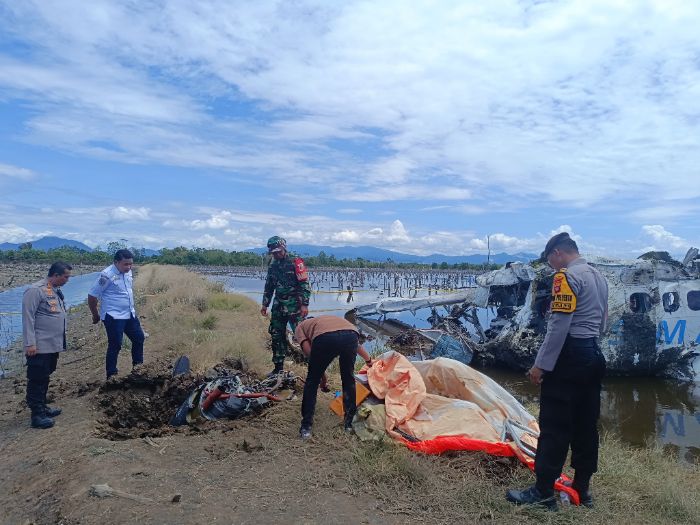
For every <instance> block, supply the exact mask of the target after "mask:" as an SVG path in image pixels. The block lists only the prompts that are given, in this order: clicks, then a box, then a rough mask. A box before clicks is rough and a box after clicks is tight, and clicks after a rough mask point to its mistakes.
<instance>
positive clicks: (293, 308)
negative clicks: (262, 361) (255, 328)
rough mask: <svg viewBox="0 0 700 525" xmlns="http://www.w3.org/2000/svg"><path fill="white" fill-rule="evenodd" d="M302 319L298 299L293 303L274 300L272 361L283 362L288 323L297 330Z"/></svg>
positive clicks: (270, 329) (271, 316) (271, 324)
mask: <svg viewBox="0 0 700 525" xmlns="http://www.w3.org/2000/svg"><path fill="white" fill-rule="evenodd" d="M300 321H301V313H300V312H299V309H298V306H297V303H296V300H295V301H294V302H293V303H292V304H288V303H286V302H283V301H274V302H273V303H272V311H271V312H270V328H269V329H268V332H269V333H270V336H271V339H272V362H273V363H274V364H282V363H283V362H284V358H285V357H286V355H287V323H289V325H290V326H291V328H292V331H294V330H296V327H297V325H298V324H299V322H300Z"/></svg>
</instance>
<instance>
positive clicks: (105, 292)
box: [88, 250, 145, 379]
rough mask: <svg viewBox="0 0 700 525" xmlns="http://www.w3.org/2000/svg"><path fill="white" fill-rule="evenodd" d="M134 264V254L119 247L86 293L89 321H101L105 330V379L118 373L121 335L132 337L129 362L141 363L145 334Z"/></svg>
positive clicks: (95, 322) (122, 337)
mask: <svg viewBox="0 0 700 525" xmlns="http://www.w3.org/2000/svg"><path fill="white" fill-rule="evenodd" d="M133 265H134V256H133V254H132V253H131V252H130V251H129V250H118V251H117V252H116V253H115V254H114V264H112V265H111V266H108V267H107V268H105V269H104V270H102V272H101V273H100V276H99V278H98V279H97V281H96V282H95V284H94V285H93V287H92V288H91V289H90V292H89V293H88V306H89V307H90V311H91V312H92V324H97V323H99V322H100V320H102V322H103V323H104V325H105V330H106V332H107V358H106V369H107V379H109V378H110V377H111V376H113V375H116V374H117V372H118V370H117V358H118V357H119V351H120V350H121V348H122V340H123V339H124V334H126V336H127V337H128V338H129V339H130V340H131V363H132V365H133V366H136V365H139V364H141V363H143V342H144V339H145V336H144V333H143V330H142V329H141V323H140V322H139V318H138V317H137V315H136V308H135V305H134V292H133V290H132V284H133V275H132V273H131V268H132V267H133ZM98 301H99V307H100V308H99V311H98V309H97V305H98Z"/></svg>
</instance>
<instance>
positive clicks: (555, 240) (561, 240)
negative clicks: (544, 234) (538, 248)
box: [542, 232, 578, 261]
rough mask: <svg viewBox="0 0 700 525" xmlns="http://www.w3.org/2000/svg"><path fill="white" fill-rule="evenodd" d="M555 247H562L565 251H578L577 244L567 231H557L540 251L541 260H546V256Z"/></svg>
mask: <svg viewBox="0 0 700 525" xmlns="http://www.w3.org/2000/svg"><path fill="white" fill-rule="evenodd" d="M557 248H564V249H566V250H567V251H572V250H573V251H576V252H578V246H577V245H576V241H574V240H573V239H572V238H571V236H570V235H569V234H568V233H567V232H561V233H557V234H556V235H555V236H554V237H552V238H551V239H549V240H548V241H547V245H546V246H545V247H544V251H543V252H542V260H544V261H546V260H547V257H549V256H550V254H551V253H552V252H553V251H554V250H555V249H557Z"/></svg>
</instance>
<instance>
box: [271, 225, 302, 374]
mask: <svg viewBox="0 0 700 525" xmlns="http://www.w3.org/2000/svg"><path fill="white" fill-rule="evenodd" d="M267 249H268V251H269V252H270V253H271V254H272V257H273V260H272V262H271V263H270V265H269V266H268V268H267V280H266V281H265V292H264V293H263V300H262V308H261V309H260V313H261V314H262V315H265V316H266V315H267V307H268V306H270V302H271V301H272V294H273V293H274V295H275V300H274V302H273V303H272V315H271V316H270V329H269V332H270V335H271V336H272V362H273V363H274V365H275V369H274V370H273V371H272V373H271V375H272V374H278V373H280V372H281V371H282V370H283V368H284V358H285V356H286V355H287V323H289V324H290V325H291V327H292V330H295V329H296V326H297V324H299V322H300V321H301V320H303V319H304V318H305V317H306V316H307V314H308V313H309V298H310V297H311V286H310V285H309V277H308V274H307V272H306V268H305V266H304V261H303V260H302V259H301V258H300V257H296V258H294V259H292V258H291V257H289V254H288V253H287V241H285V240H284V239H283V238H281V237H277V236H275V237H270V239H269V240H268V241H267Z"/></svg>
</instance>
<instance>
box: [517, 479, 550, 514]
mask: <svg viewBox="0 0 700 525" xmlns="http://www.w3.org/2000/svg"><path fill="white" fill-rule="evenodd" d="M506 499H507V500H508V501H510V502H511V503H515V504H516V505H542V506H543V507H545V508H546V509H547V510H557V500H556V498H555V497H554V491H552V494H551V495H549V496H545V495H543V494H542V493H541V492H540V491H539V489H538V488H537V487H536V486H535V485H533V486H531V487H528V488H526V489H524V490H509V491H508V492H506Z"/></svg>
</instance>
